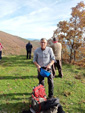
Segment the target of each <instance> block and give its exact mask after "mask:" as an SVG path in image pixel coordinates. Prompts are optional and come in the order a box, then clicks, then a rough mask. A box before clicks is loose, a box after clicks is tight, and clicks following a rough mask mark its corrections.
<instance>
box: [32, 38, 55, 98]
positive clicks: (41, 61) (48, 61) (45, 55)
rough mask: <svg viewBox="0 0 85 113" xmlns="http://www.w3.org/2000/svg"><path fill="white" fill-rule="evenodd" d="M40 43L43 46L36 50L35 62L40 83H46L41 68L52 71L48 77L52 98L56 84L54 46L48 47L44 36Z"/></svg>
mask: <svg viewBox="0 0 85 113" xmlns="http://www.w3.org/2000/svg"><path fill="white" fill-rule="evenodd" d="M40 45H41V47H39V48H37V49H36V50H35V51H34V58H33V62H34V64H35V65H36V67H37V70H38V79H39V84H42V85H44V77H42V76H41V75H40V68H43V69H45V70H47V71H49V72H50V76H49V77H48V89H49V92H48V97H49V98H52V97H53V88H54V85H53V74H52V69H51V66H52V65H53V63H54V60H55V56H54V54H53V50H52V48H50V47H47V40H46V39H45V38H42V39H41V40H40Z"/></svg>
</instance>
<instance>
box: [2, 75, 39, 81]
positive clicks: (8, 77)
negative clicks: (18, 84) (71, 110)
mask: <svg viewBox="0 0 85 113" xmlns="http://www.w3.org/2000/svg"><path fill="white" fill-rule="evenodd" d="M31 78H37V76H19V77H16V76H14V77H13V76H0V79H1V80H3V79H31Z"/></svg>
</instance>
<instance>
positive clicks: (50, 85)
mask: <svg viewBox="0 0 85 113" xmlns="http://www.w3.org/2000/svg"><path fill="white" fill-rule="evenodd" d="M49 72H50V73H51V75H50V76H49V77H48V89H49V91H48V96H49V97H50V98H51V97H53V89H54V85H53V74H52V70H49ZM38 79H39V84H42V85H43V86H44V77H42V76H41V75H40V73H39V72H38Z"/></svg>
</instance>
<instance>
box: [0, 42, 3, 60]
mask: <svg viewBox="0 0 85 113" xmlns="http://www.w3.org/2000/svg"><path fill="white" fill-rule="evenodd" d="M2 48H3V46H2V44H1V43H0V60H1V59H2Z"/></svg>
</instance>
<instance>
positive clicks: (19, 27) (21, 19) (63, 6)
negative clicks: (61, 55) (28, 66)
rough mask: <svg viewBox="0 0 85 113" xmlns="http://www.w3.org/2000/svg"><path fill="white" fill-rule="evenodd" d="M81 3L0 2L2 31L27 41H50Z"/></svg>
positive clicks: (73, 0) (70, 0)
mask: <svg viewBox="0 0 85 113" xmlns="http://www.w3.org/2000/svg"><path fill="white" fill-rule="evenodd" d="M80 1H84V0H0V31H4V32H6V33H9V34H12V35H16V36H19V37H22V38H25V39H41V38H47V39H49V38H51V37H52V36H53V32H54V30H55V29H56V28H57V24H58V22H59V21H64V20H67V21H68V20H69V18H70V17H71V11H72V10H71V8H72V7H75V6H76V5H77V4H78V3H79V2H80Z"/></svg>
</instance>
